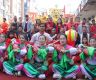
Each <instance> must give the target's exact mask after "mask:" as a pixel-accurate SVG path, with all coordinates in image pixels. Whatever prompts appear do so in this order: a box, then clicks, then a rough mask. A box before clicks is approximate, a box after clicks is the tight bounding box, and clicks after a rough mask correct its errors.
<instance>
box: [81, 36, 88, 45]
mask: <svg viewBox="0 0 96 80" xmlns="http://www.w3.org/2000/svg"><path fill="white" fill-rule="evenodd" d="M82 43H83V45H84V46H88V40H87V37H86V36H84V37H83V39H82Z"/></svg>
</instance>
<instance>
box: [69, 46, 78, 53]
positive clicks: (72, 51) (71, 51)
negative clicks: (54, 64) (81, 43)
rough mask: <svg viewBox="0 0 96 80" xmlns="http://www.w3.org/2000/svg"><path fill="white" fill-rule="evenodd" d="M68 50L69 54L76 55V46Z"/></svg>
mask: <svg viewBox="0 0 96 80" xmlns="http://www.w3.org/2000/svg"><path fill="white" fill-rule="evenodd" d="M69 51H70V55H76V53H77V48H70V49H69Z"/></svg>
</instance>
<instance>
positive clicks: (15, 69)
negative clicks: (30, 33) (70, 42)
mask: <svg viewBox="0 0 96 80" xmlns="http://www.w3.org/2000/svg"><path fill="white" fill-rule="evenodd" d="M19 38H20V41H21V42H20V43H18V42H17V41H16V40H15V39H12V42H11V44H10V45H9V46H8V49H7V50H8V61H4V62H3V67H4V71H5V73H7V74H9V75H17V76H20V75H21V70H22V68H23V62H24V61H23V58H24V56H25V55H26V53H27V48H26V45H25V37H24V35H20V36H19Z"/></svg>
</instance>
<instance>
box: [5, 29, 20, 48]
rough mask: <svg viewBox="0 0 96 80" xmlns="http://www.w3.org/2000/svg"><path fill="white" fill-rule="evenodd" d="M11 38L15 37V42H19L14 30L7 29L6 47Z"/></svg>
mask: <svg viewBox="0 0 96 80" xmlns="http://www.w3.org/2000/svg"><path fill="white" fill-rule="evenodd" d="M12 39H16V41H17V42H20V41H19V39H18V34H17V33H16V32H14V31H9V32H8V33H7V39H6V45H7V47H8V46H9V44H10V43H11V40H12Z"/></svg>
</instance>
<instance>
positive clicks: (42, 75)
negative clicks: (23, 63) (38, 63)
mask: <svg viewBox="0 0 96 80" xmlns="http://www.w3.org/2000/svg"><path fill="white" fill-rule="evenodd" d="M38 78H40V79H45V78H46V76H45V74H40V75H39V76H38Z"/></svg>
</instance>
